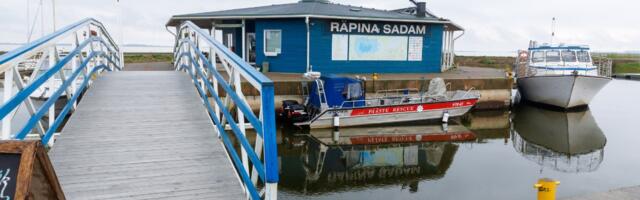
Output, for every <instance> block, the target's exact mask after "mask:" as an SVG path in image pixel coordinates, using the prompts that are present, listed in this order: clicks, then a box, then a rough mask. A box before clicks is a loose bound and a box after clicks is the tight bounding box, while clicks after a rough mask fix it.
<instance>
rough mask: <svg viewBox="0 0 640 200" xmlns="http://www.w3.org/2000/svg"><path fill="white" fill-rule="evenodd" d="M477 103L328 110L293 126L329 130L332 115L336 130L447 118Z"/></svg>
mask: <svg viewBox="0 0 640 200" xmlns="http://www.w3.org/2000/svg"><path fill="white" fill-rule="evenodd" d="M477 102H478V99H465V100H457V101H449V102H438V103H417V104H406V105H390V106H376V107H363V108H353V109H329V110H327V111H325V112H323V113H322V114H321V115H320V116H319V117H317V118H314V119H313V120H311V121H309V122H303V123H296V125H298V126H307V125H308V126H309V127H310V128H331V127H334V123H333V122H334V116H337V117H338V118H339V119H338V121H339V127H352V126H365V125H377V124H387V123H400V122H411V121H422V120H433V119H442V118H443V116H444V113H448V114H449V117H458V116H462V115H464V114H465V113H467V112H469V110H470V109H471V108H472V107H473V106H474V105H475V104H476V103H477Z"/></svg>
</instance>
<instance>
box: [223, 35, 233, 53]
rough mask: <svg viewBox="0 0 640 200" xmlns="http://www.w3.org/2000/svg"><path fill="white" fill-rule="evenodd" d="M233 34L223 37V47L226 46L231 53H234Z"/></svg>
mask: <svg viewBox="0 0 640 200" xmlns="http://www.w3.org/2000/svg"><path fill="white" fill-rule="evenodd" d="M233 44H234V41H233V33H227V34H226V35H225V37H224V46H227V48H229V49H230V50H231V51H233V52H235V48H234V46H233Z"/></svg>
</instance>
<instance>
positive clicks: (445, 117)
mask: <svg viewBox="0 0 640 200" xmlns="http://www.w3.org/2000/svg"><path fill="white" fill-rule="evenodd" d="M448 122H449V111H444V113H443V114H442V123H448Z"/></svg>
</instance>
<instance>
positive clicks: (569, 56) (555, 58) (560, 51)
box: [529, 45, 592, 66]
mask: <svg viewBox="0 0 640 200" xmlns="http://www.w3.org/2000/svg"><path fill="white" fill-rule="evenodd" d="M529 58H530V60H529V62H530V63H531V65H546V66H578V65H591V64H592V62H591V53H590V52H589V47H588V46H564V45H558V46H552V45H543V46H537V47H532V48H529Z"/></svg>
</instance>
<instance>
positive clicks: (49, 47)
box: [0, 19, 122, 146]
mask: <svg viewBox="0 0 640 200" xmlns="http://www.w3.org/2000/svg"><path fill="white" fill-rule="evenodd" d="M83 31H86V32H85V37H84V39H83V41H82V43H80V36H79V32H83ZM93 33H96V34H95V36H92V35H93ZM67 37H71V39H72V40H74V42H72V43H73V50H71V51H69V52H62V51H58V50H62V49H64V48H60V49H58V48H57V46H58V45H59V44H58V43H59V41H61V40H62V39H63V38H67ZM96 47H97V48H98V49H101V50H102V51H94V50H95V48H96ZM86 49H90V50H86ZM84 52H86V55H87V56H86V59H85V58H84V56H83V54H84ZM60 53H63V54H64V53H66V54H67V55H66V56H65V57H64V58H62V59H61V56H60V55H59V54H60ZM114 55H121V52H120V49H119V48H118V47H117V45H116V44H115V43H114V42H113V40H112V39H111V37H110V36H109V35H108V33H107V32H106V30H105V28H104V26H103V25H102V24H101V23H100V22H98V21H96V20H94V19H84V20H81V21H79V22H76V23H74V24H71V25H68V26H66V27H64V28H61V29H59V30H57V31H56V32H54V33H52V34H49V35H47V36H44V37H42V38H40V39H38V40H35V41H33V42H31V43H29V44H26V45H24V46H22V47H19V48H17V49H15V50H13V51H9V52H7V53H5V54H3V55H1V56H0V73H4V76H5V80H4V85H5V87H4V98H3V99H4V104H3V105H2V106H1V107H0V118H2V123H3V128H2V135H1V136H0V137H1V139H16V140H23V139H25V138H26V137H27V136H28V135H29V134H32V133H33V131H34V130H35V131H36V132H37V133H38V135H39V136H40V138H41V142H42V143H43V144H45V145H47V146H51V145H53V142H54V138H52V137H53V136H54V134H55V131H56V130H57V129H58V128H59V126H60V125H61V124H62V121H63V120H64V119H65V117H66V114H67V113H69V111H71V110H74V109H75V107H76V105H77V101H76V100H77V99H78V97H79V95H80V94H81V93H82V90H83V89H85V88H86V86H87V85H88V84H90V82H91V76H92V75H95V73H99V72H100V71H101V70H103V69H107V70H110V68H109V66H110V67H111V68H114V67H115V68H117V69H121V68H122V66H121V65H120V63H122V57H120V56H114ZM33 60H37V62H35V63H36V64H35V66H33V68H32V69H33V70H32V71H33V73H32V74H31V75H30V77H29V79H28V80H23V79H22V75H21V73H20V72H18V69H17V68H16V66H18V65H20V66H22V65H27V64H29V63H33ZM98 60H99V61H98ZM96 62H98V63H101V65H99V66H97V67H96V65H95V64H96ZM106 65H109V66H106ZM69 68H71V71H72V72H73V73H71V74H68V73H65V69H69ZM88 69H89V70H88ZM40 71H43V72H40ZM80 74H83V76H82V77H83V78H82V79H83V82H82V85H81V86H80V87H78V85H76V82H77V81H78V77H79V75H80ZM14 88H15V89H17V91H14V90H15V89H14ZM36 92H41V93H43V96H41V97H40V98H45V99H46V100H45V102H44V103H43V104H42V105H41V106H39V107H36V106H35V105H34V103H33V101H32V98H33V97H32V95H33V94H35V93H36ZM63 94H64V95H65V96H66V100H67V103H66V105H65V106H64V107H63V108H62V110H61V111H60V113H59V116H56V109H55V108H56V107H55V105H56V101H58V99H59V98H60V97H61V96H62V95H63ZM23 105H24V107H25V108H26V110H27V112H28V114H29V115H30V117H29V118H28V121H27V122H26V124H25V125H22V127H20V129H19V130H20V131H19V132H17V133H13V132H12V131H11V130H12V128H15V127H12V119H13V116H14V114H15V113H17V111H18V110H19V109H22V106H23ZM45 116H47V117H48V123H49V126H48V127H46V128H45V126H44V125H43V123H44V122H43V118H44V117H45ZM14 125H15V124H14Z"/></svg>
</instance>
